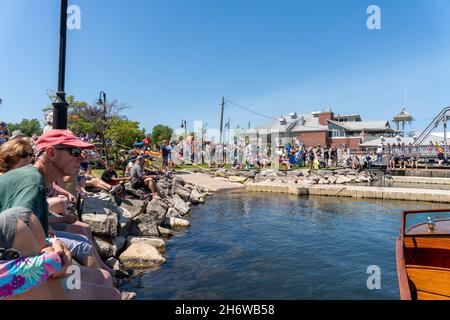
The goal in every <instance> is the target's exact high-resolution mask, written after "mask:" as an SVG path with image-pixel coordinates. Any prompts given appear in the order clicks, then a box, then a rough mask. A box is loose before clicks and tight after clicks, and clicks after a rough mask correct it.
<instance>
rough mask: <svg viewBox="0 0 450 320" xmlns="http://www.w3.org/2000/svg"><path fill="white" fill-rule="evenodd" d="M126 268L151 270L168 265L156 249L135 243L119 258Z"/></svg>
mask: <svg viewBox="0 0 450 320" xmlns="http://www.w3.org/2000/svg"><path fill="white" fill-rule="evenodd" d="M119 260H120V262H121V263H122V265H123V266H124V268H151V267H158V266H160V265H162V264H164V263H166V259H164V258H163V257H162V256H161V254H160V253H159V252H158V250H156V248H155V247H153V246H151V245H148V244H146V243H134V244H132V245H131V246H130V247H129V248H128V249H127V250H125V251H124V252H123V253H122V254H121V255H120V257H119Z"/></svg>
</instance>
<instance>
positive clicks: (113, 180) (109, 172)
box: [102, 161, 131, 186]
mask: <svg viewBox="0 0 450 320" xmlns="http://www.w3.org/2000/svg"><path fill="white" fill-rule="evenodd" d="M115 168H116V164H115V163H114V162H113V161H110V162H109V163H108V168H107V169H106V170H105V171H103V174H102V181H104V182H106V183H107V184H109V185H111V186H117V185H122V186H123V185H124V184H125V182H127V181H130V180H131V177H123V178H119V177H118V175H117V172H116V171H115V170H114V169H115Z"/></svg>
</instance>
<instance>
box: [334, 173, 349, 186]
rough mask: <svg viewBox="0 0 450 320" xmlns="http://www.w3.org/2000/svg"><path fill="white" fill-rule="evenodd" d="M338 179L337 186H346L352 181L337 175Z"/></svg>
mask: <svg viewBox="0 0 450 320" xmlns="http://www.w3.org/2000/svg"><path fill="white" fill-rule="evenodd" d="M335 178H336V184H344V183H347V182H349V181H350V179H348V178H347V177H346V176H342V175H337V176H335Z"/></svg>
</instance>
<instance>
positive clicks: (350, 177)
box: [346, 174, 356, 182]
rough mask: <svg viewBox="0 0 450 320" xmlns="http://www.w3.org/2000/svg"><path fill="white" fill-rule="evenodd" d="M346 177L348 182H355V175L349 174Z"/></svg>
mask: <svg viewBox="0 0 450 320" xmlns="http://www.w3.org/2000/svg"><path fill="white" fill-rule="evenodd" d="M346 177H347V179H348V180H349V182H352V181H355V180H356V176H355V175H352V174H349V175H347V176H346Z"/></svg>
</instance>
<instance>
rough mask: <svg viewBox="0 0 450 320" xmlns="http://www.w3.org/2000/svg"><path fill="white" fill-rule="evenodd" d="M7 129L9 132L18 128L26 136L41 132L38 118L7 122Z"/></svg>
mask: <svg viewBox="0 0 450 320" xmlns="http://www.w3.org/2000/svg"><path fill="white" fill-rule="evenodd" d="M8 130H9V131H10V132H13V131H15V130H20V131H22V132H23V134H24V135H26V136H27V137H31V136H32V135H33V134H37V135H41V134H42V127H41V124H40V122H39V120H38V119H31V120H29V119H23V120H22V121H21V122H20V123H9V124H8Z"/></svg>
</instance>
